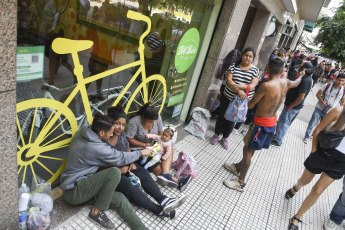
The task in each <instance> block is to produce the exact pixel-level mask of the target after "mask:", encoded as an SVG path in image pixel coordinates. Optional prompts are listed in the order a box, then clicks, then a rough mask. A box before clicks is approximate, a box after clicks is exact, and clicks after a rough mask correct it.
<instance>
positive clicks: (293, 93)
mask: <svg viewBox="0 0 345 230" xmlns="http://www.w3.org/2000/svg"><path fill="white" fill-rule="evenodd" d="M312 85H313V79H312V77H311V76H305V77H303V78H302V81H301V83H300V84H299V85H298V87H297V88H292V89H290V90H289V92H288V93H287V94H286V100H285V105H290V104H291V103H292V102H293V101H294V100H295V99H296V98H297V97H298V95H299V94H300V93H304V94H305V96H304V99H303V101H302V102H300V103H299V104H298V105H296V106H295V107H294V109H301V108H302V107H303V104H304V100H305V98H307V96H308V94H309V92H310V90H311V88H312Z"/></svg>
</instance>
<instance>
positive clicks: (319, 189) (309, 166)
mask: <svg viewBox="0 0 345 230" xmlns="http://www.w3.org/2000/svg"><path fill="white" fill-rule="evenodd" d="M324 129H325V130H326V131H328V132H339V131H342V132H344V131H345V110H344V109H343V107H341V106H339V107H336V108H334V109H332V110H331V111H330V112H329V113H328V114H327V115H326V116H325V117H324V119H322V121H321V122H320V124H319V125H318V126H317V127H316V129H315V131H314V137H313V144H312V151H311V154H310V155H309V156H308V158H307V159H306V160H305V162H304V166H305V170H304V172H303V174H302V177H301V178H300V179H299V180H298V181H297V184H296V185H294V186H293V187H292V188H291V189H289V190H288V191H287V192H286V194H285V198H286V199H290V198H292V197H293V196H294V195H295V193H296V192H297V191H299V190H300V189H301V188H302V187H303V186H305V185H307V184H309V183H310V182H311V180H312V179H313V178H314V176H315V174H321V177H320V178H319V180H318V181H317V182H316V184H315V185H314V187H313V188H312V190H311V191H310V193H309V195H308V196H307V198H306V199H305V200H304V202H303V203H302V206H301V207H300V209H299V210H298V212H297V214H296V215H294V216H293V217H292V218H291V219H290V224H289V229H294V230H295V229H298V223H299V222H302V221H301V220H300V218H301V217H302V215H303V214H304V213H305V212H306V211H308V210H309V208H310V207H311V206H313V205H314V203H315V202H316V201H317V199H318V198H319V196H320V195H321V194H322V193H323V191H325V190H326V188H327V187H328V186H329V185H330V184H332V183H333V181H334V180H339V179H341V178H342V177H343V176H344V174H345V155H344V154H345V137H343V139H342V141H341V143H340V144H339V145H338V147H336V148H332V149H327V150H325V149H322V148H321V147H320V143H319V141H318V139H319V138H318V136H319V133H320V131H322V130H324Z"/></svg>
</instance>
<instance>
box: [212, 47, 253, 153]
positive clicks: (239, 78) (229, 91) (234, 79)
mask: <svg viewBox="0 0 345 230" xmlns="http://www.w3.org/2000/svg"><path fill="white" fill-rule="evenodd" d="M242 54H243V55H242V57H241V59H240V60H239V61H238V63H236V64H233V65H231V66H230V68H229V70H228V71H227V73H226V87H225V90H224V92H223V94H222V95H221V98H220V111H219V115H218V119H217V122H216V128H215V134H214V135H213V137H212V138H211V144H213V145H214V144H216V143H217V142H218V137H219V135H220V134H223V139H222V140H221V144H222V146H223V147H224V148H225V149H228V147H229V144H228V137H229V135H230V133H231V132H232V130H233V128H234V126H235V122H231V121H228V120H226V119H225V118H224V114H225V112H226V109H227V108H228V106H229V104H230V102H231V101H232V100H233V99H234V98H235V96H236V94H237V95H238V96H239V97H240V98H241V99H246V98H247V95H246V93H245V92H246V90H247V87H248V86H249V94H248V98H249V99H251V98H252V96H253V95H254V90H255V86H256V85H257V83H258V82H259V69H258V68H257V67H256V66H254V65H253V64H252V62H253V60H254V58H255V51H254V49H253V48H251V47H248V48H245V49H244V50H243V52H242Z"/></svg>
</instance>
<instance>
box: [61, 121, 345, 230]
mask: <svg viewBox="0 0 345 230" xmlns="http://www.w3.org/2000/svg"><path fill="white" fill-rule="evenodd" d="M214 124H215V121H214V120H213V121H212V122H211V124H210V127H209V130H208V131H207V135H206V140H205V141H203V140H201V139H198V138H196V137H194V136H192V135H187V136H186V137H185V138H183V139H182V140H181V141H179V142H178V143H177V144H175V146H174V149H175V158H176V157H177V155H178V154H177V153H178V152H179V151H181V150H184V151H186V152H187V153H189V154H191V155H193V156H194V157H195V159H196V161H197V167H198V173H199V175H198V177H197V179H196V180H195V181H193V182H192V183H191V184H190V185H189V187H188V188H187V189H186V190H185V191H184V194H186V195H188V200H187V201H186V203H185V204H184V205H183V206H182V207H181V208H179V209H178V210H177V214H178V217H177V218H176V219H175V220H169V219H163V218H160V217H157V216H155V215H154V214H152V213H149V212H148V211H146V210H144V209H141V208H137V207H134V208H135V210H136V212H137V214H138V215H139V216H140V218H141V219H142V220H143V222H144V223H145V225H146V226H147V227H148V228H149V229H186V230H187V229H188V230H189V229H192V230H193V229H198V230H199V229H234V230H244V229H248V230H249V229H250V230H253V229H259V230H261V229H272V230H280V229H287V225H288V219H289V218H291V216H293V215H294V214H295V213H296V212H297V210H298V208H299V207H300V205H301V204H302V201H303V200H304V199H305V197H306V196H307V195H308V193H309V192H310V190H311V188H312V185H314V184H315V182H316V180H317V179H318V178H319V176H316V177H315V178H314V180H313V181H312V182H311V184H310V185H308V186H305V187H304V188H303V189H302V190H301V191H300V192H298V194H296V196H294V198H293V199H291V200H289V201H287V200H286V199H284V194H285V192H286V190H287V189H288V188H290V187H291V186H292V185H293V184H294V183H295V182H296V180H297V179H298V178H299V176H301V174H302V172H303V169H304V166H303V162H304V159H305V158H306V157H307V156H308V154H309V153H310V149H311V143H309V144H307V145H306V144H304V143H303V142H302V137H303V135H304V132H305V130H306V128H307V124H306V123H305V122H302V121H300V120H298V119H296V120H295V121H294V123H293V124H292V126H291V127H290V129H289V131H288V133H287V135H286V137H285V143H284V144H283V146H282V147H281V148H279V149H278V148H274V147H272V148H270V149H269V150H262V151H259V152H257V153H256V155H255V156H254V157H253V159H252V164H251V167H250V169H249V172H248V174H247V186H246V188H245V192H244V193H239V192H237V191H234V190H230V189H228V188H227V187H225V186H224V185H223V180H224V179H234V178H235V176H233V175H231V174H230V173H229V172H228V171H227V170H225V169H224V168H223V167H222V165H223V163H224V162H237V161H239V160H240V159H241V156H242V147H243V141H242V138H243V136H242V135H241V134H239V135H234V134H231V135H230V138H229V143H230V148H229V150H227V151H226V150H224V149H223V148H222V147H221V146H220V144H217V145H211V144H210V143H209V142H210V138H211V136H212V134H213V130H214ZM152 176H153V177H154V179H156V177H155V176H154V175H152ZM162 191H163V193H165V194H166V195H168V196H170V197H175V196H178V195H179V191H178V190H176V189H170V188H167V187H162ZM341 191H342V180H339V181H336V182H334V183H333V184H332V185H331V186H330V187H329V188H328V189H327V190H326V191H325V192H324V194H322V196H321V197H320V198H319V200H318V201H317V203H316V204H315V205H314V206H313V207H312V208H311V209H310V210H309V211H308V212H307V213H306V214H305V215H304V216H303V217H302V220H303V224H302V225H301V228H300V229H302V230H305V229H310V230H318V229H320V230H321V229H322V225H323V223H324V222H325V221H326V219H327V218H328V215H329V212H330V211H331V208H332V207H333V205H334V203H335V201H336V200H337V198H338V196H339V194H340V192H341ZM89 209H90V207H89V206H85V207H84V208H83V209H82V210H81V211H79V212H78V213H77V214H76V215H74V216H71V217H70V218H69V219H67V220H66V221H65V222H63V223H61V224H60V225H58V226H57V227H55V228H54V229H59V230H60V229H61V230H62V229H99V228H98V227H97V226H95V225H94V224H93V223H92V222H91V221H90V220H89V219H88V218H87V215H88V212H89ZM106 213H107V214H108V216H109V217H110V219H111V220H113V221H114V222H115V224H116V226H117V227H118V229H129V228H128V226H127V224H126V223H124V222H123V221H122V220H121V218H120V217H119V215H118V214H117V213H116V212H115V211H112V210H108V211H107V212H106ZM342 227H343V228H345V225H343V226H342Z"/></svg>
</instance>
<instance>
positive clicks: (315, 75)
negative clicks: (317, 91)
mask: <svg viewBox="0 0 345 230" xmlns="http://www.w3.org/2000/svg"><path fill="white" fill-rule="evenodd" d="M323 73H324V64H323V62H321V63H320V64H319V65H317V66H314V72H313V76H312V78H313V87H314V85H315V84H316V83H317V82H318V81H319V79H320V77H321V76H322V75H323Z"/></svg>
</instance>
